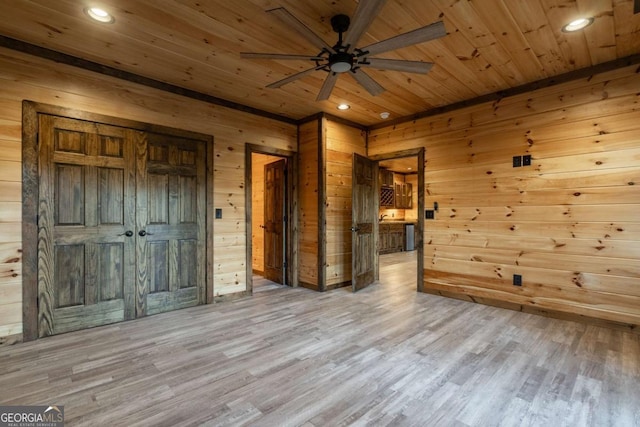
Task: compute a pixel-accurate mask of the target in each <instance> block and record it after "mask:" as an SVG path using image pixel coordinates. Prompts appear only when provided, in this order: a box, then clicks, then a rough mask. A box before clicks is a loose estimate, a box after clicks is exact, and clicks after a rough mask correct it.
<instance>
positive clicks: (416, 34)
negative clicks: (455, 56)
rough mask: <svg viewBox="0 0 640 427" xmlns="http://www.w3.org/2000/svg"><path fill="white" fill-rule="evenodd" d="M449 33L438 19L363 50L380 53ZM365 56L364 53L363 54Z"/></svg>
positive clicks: (366, 52)
mask: <svg viewBox="0 0 640 427" xmlns="http://www.w3.org/2000/svg"><path fill="white" fill-rule="evenodd" d="M446 35H447V31H446V30H445V28H444V23H442V21H438V22H436V23H433V24H431V25H427V26H426V27H422V28H418V29H417V30H413V31H409V32H408V33H404V34H400V35H398V36H395V37H391V38H390V39H386V40H382V41H381V42H378V43H374V44H371V45H369V46H367V47H363V48H362V49H361V50H362V51H363V52H365V55H376V54H378V53H384V52H389V51H390V50H395V49H400V48H403V47H407V46H413V45H414V44H418V43H424V42H428V41H429V40H434V39H438V38H440V37H444V36H446ZM363 56H364V55H363Z"/></svg>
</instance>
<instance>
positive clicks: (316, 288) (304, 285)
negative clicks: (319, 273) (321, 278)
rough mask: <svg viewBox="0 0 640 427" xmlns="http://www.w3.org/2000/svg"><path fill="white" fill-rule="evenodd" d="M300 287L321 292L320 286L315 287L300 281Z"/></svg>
mask: <svg viewBox="0 0 640 427" xmlns="http://www.w3.org/2000/svg"><path fill="white" fill-rule="evenodd" d="M298 286H300V287H302V288H306V289H311V290H312V291H316V292H320V290H319V289H318V285H313V284H311V283H307V282H302V281H300V283H298Z"/></svg>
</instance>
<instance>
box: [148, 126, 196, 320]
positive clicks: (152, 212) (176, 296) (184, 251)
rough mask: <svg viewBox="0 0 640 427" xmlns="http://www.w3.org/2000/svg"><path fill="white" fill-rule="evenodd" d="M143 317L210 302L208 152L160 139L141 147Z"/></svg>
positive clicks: (151, 137) (193, 144) (184, 142)
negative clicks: (207, 271)
mask: <svg viewBox="0 0 640 427" xmlns="http://www.w3.org/2000/svg"><path fill="white" fill-rule="evenodd" d="M136 164H137V169H138V171H137V206H136V224H137V231H136V233H137V235H136V239H137V245H136V252H137V260H138V266H137V306H136V314H137V316H144V315H148V314H154V313H159V312H163V311H170V310H176V309H179V308H183V307H189V306H193V305H197V304H202V303H204V302H205V265H206V248H205V242H206V236H205V233H206V224H205V221H206V183H205V179H206V146H205V143H204V142H203V141H196V140H190V139H184V138H177V137H173V136H168V135H159V134H154V133H149V134H145V135H144V137H143V138H140V139H139V140H138V142H137V163H136Z"/></svg>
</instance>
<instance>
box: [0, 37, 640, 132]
mask: <svg viewBox="0 0 640 427" xmlns="http://www.w3.org/2000/svg"><path fill="white" fill-rule="evenodd" d="M0 47H5V48H8V49H12V50H16V51H19V52H22V53H26V54H29V55H33V56H37V57H40V58H43V59H48V60H51V61H54V62H58V63H61V64H66V65H71V66H73V67H77V68H81V69H84V70H87V71H92V72H95V73H99V74H103V75H106V76H110V77H115V78H118V79H121V80H125V81H128V82H131V83H136V84H140V85H143V86H147V87H151V88H154V89H158V90H162V91H164V92H169V93H173V94H176V95H180V96H184V97H187V98H191V99H195V100H198V101H202V102H207V103H210V104H214V105H218V106H221V107H225V108H229V109H233V110H237V111H241V112H244V113H249V114H254V115H256V116H260V117H265V118H268V119H272V120H277V121H280V122H283V123H287V124H292V125H300V124H303V123H306V122H309V121H311V120H317V119H320V118H323V117H325V118H327V119H330V120H334V121H337V122H341V123H343V124H346V125H349V126H353V127H355V128H358V129H362V130H364V131H367V132H368V131H371V130H376V129H382V128H385V127H389V126H394V125H398V124H401V123H406V122H411V121H415V120H419V119H422V118H425V117H431V116H435V115H438V114H445V113H448V112H451V111H455V110H460V109H462V108H466V107H472V106H475V105H479V104H483V103H487V102H495V101H500V100H501V99H504V98H507V97H510V96H515V95H521V94H524V93H528V92H532V91H534V90H538V89H543V88H548V87H552V86H556V85H559V84H562V83H567V82H570V81H573V80H578V79H581V78H588V77H590V76H592V75H594V74H599V73H604V72H607V71H613V70H615V69H618V68H622V67H627V66H631V65H636V64H640V54H635V55H630V56H627V57H624V58H619V59H615V60H613V61H609V62H604V63H602V64H597V65H594V66H591V67H587V68H581V69H579V70H574V71H570V72H568V73H564V74H560V75H558V76H554V77H549V78H547V79H542V80H537V81H534V82H531V83H526V84H523V85H520V86H516V87H512V88H509V89H505V90H501V91H498V92H494V93H490V94H486V95H481V96H478V97H476V98H473V99H468V100H464V101H460V102H456V103H453V104H449V105H445V106H442V107H437V108H433V109H430V110H426V111H423V112H420V113H416V114H412V115H409V116H404V117H398V118H397V119H393V120H388V121H384V122H380V123H377V124H373V125H370V126H366V125H362V124H358V123H356V122H352V121H350V120H348V119H344V118H342V117H338V116H334V115H332V114H329V113H325V112H322V111H320V112H318V113H317V114H313V115H311V116H308V117H305V118H302V119H299V120H297V119H293V118H291V117H287V116H283V115H280V114H276V113H272V112H269V111H265V110H261V109H259V108H255V107H250V106H248V105H244V104H240V103H236V102H233V101H229V100H226V99H223V98H218V97H216V96H213V95H207V94H205V93H202V92H198V91H195V90H192V89H187V88H183V87H181V86H176V85H172V84H170V83H165V82H162V81H159V80H155V79H151V78H148V77H144V76H141V75H138V74H135V73H131V72H128V71H124V70H120V69H117V68H114V67H109V66H107V65H102V64H99V63H97V62H93V61H89V60H86V59H82V58H79V57H76V56H73V55H68V54H65V53H61V52H58V51H56V50H52V49H48V48H45V47H41V46H37V45H34V44H31V43H27V42H24V41H21V40H17V39H13V38H11V37H7V36H3V35H1V34H0ZM639 72H640V70H639Z"/></svg>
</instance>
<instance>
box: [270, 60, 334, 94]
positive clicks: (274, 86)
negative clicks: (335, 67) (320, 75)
mask: <svg viewBox="0 0 640 427" xmlns="http://www.w3.org/2000/svg"><path fill="white" fill-rule="evenodd" d="M323 67H324V65H318V66H317V67H313V68H309V69H308V70H304V71H301V72H299V73H296V74H293V75H291V76H289V77H287V78H286V79H282V80H278V81H277V82H273V83H271V84H269V85H267V87H268V88H269V89H277V88H279V87H280V86H283V85H286V84H287V83H291V82H293V81H295V80H298V79H299V78H302V77H304V76H306V75H307V74H311V73H312V72H314V71H316V70H319V69H321V68H323Z"/></svg>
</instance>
